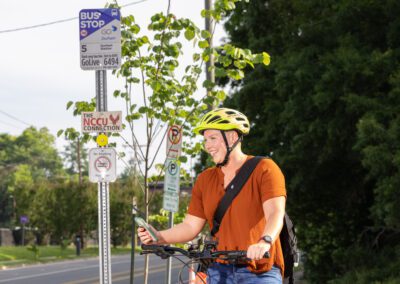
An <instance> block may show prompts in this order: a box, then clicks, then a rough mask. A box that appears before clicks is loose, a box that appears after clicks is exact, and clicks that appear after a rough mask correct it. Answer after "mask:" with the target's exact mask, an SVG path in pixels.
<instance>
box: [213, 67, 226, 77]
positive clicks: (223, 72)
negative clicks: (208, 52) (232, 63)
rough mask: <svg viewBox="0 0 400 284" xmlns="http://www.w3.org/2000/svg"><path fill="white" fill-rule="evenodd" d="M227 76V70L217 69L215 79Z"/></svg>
mask: <svg viewBox="0 0 400 284" xmlns="http://www.w3.org/2000/svg"><path fill="white" fill-rule="evenodd" d="M225 76H226V70H225V69H224V68H219V67H216V68H215V77H225Z"/></svg>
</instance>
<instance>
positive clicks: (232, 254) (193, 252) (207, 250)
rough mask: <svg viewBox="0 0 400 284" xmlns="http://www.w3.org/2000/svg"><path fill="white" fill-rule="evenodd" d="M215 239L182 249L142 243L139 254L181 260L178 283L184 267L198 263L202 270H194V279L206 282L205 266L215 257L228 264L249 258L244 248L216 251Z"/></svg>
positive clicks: (267, 253)
mask: <svg viewBox="0 0 400 284" xmlns="http://www.w3.org/2000/svg"><path fill="white" fill-rule="evenodd" d="M217 244H218V242H217V241H204V244H203V245H202V244H201V240H199V241H198V243H197V244H189V248H188V249H183V248H179V247H173V246H168V245H144V244H142V246H141V247H142V252H141V253H140V254H151V253H154V254H155V255H157V256H159V257H161V258H162V259H167V258H169V257H173V258H175V259H177V260H178V261H180V262H182V263H183V264H184V265H183V266H182V268H181V269H180V271H179V275H178V281H179V283H180V284H182V283H184V282H183V280H182V271H183V269H184V268H185V267H187V268H188V269H190V270H191V268H190V266H191V265H193V264H200V266H203V268H204V269H203V271H200V272H199V271H197V272H196V271H194V273H195V275H196V279H198V280H201V282H200V281H197V282H196V283H204V284H206V274H205V270H206V269H205V267H208V265H209V264H210V263H212V262H214V261H216V260H217V259H219V260H223V261H225V262H227V263H229V264H244V263H246V262H247V261H248V260H249V259H248V258H247V257H246V255H247V251H245V250H233V251H218V250H216V248H217ZM179 256H185V257H187V258H189V259H190V260H189V261H187V262H185V261H183V260H182V259H180V258H179ZM269 257H270V255H269V252H266V253H265V254H264V258H269Z"/></svg>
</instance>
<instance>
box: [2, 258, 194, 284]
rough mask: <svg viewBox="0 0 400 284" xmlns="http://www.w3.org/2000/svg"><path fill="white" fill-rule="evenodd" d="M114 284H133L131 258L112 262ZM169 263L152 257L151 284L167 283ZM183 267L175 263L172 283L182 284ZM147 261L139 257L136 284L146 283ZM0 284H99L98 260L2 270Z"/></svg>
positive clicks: (136, 267) (185, 278)
mask: <svg viewBox="0 0 400 284" xmlns="http://www.w3.org/2000/svg"><path fill="white" fill-rule="evenodd" d="M111 265H112V267H111V273H112V283H113V284H122V283H130V255H119V256H113V257H112V259H111ZM166 266H167V261H166V260H162V259H160V258H159V257H157V256H150V273H149V281H148V282H149V284H153V283H154V284H159V283H166V282H165V277H166ZM182 266H183V264H182V263H180V262H179V261H177V260H173V262H172V268H173V269H172V273H171V283H173V284H175V283H178V274H179V271H180V269H181V267H182ZM143 268H144V257H143V256H141V255H136V259H135V281H134V283H135V284H139V283H143V279H144V277H143ZM182 278H183V280H184V283H187V282H188V281H187V280H188V272H187V270H186V269H184V270H183V272H182ZM0 283H7V284H59V283H60V284H89V283H90V284H92V283H99V260H98V258H89V259H80V260H71V261H61V262H55V263H48V264H38V265H30V266H26V267H18V268H10V269H6V270H0Z"/></svg>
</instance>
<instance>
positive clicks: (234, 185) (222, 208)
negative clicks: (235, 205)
mask: <svg viewBox="0 0 400 284" xmlns="http://www.w3.org/2000/svg"><path fill="white" fill-rule="evenodd" d="M264 158H265V157H261V156H256V157H254V158H252V159H250V160H247V161H246V162H245V163H244V165H243V166H242V167H241V168H240V170H239V172H238V174H237V175H236V176H235V178H234V179H233V180H232V181H231V182H230V184H229V185H228V186H227V187H226V193H225V195H224V196H223V197H222V199H221V201H220V202H219V204H218V207H217V210H216V211H215V214H214V219H213V228H212V230H211V235H212V236H215V234H216V233H217V232H218V230H219V226H220V224H221V221H222V218H223V217H224V215H225V212H226V210H228V208H229V206H230V205H231V203H232V201H233V199H234V198H235V197H236V196H237V195H238V194H239V192H240V190H241V189H242V187H243V186H244V184H245V183H246V181H247V180H248V179H249V177H250V175H251V173H252V172H253V171H254V169H255V168H256V166H257V165H258V163H259V162H260V161H261V159H264Z"/></svg>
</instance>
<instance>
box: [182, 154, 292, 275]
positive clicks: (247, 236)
mask: <svg viewBox="0 0 400 284" xmlns="http://www.w3.org/2000/svg"><path fill="white" fill-rule="evenodd" d="M249 158H250V157H249ZM224 194H225V189H224V173H223V172H222V170H221V169H220V168H217V167H213V168H209V169H207V170H205V171H204V172H202V173H201V174H200V175H199V176H198V178H197V181H196V183H195V185H194V187H193V190H192V198H191V201H190V204H189V210H188V213H189V214H191V215H193V216H196V217H199V218H202V219H206V220H207V222H208V224H209V226H210V228H212V221H213V217H214V213H215V210H216V209H217V206H218V204H219V202H220V200H221V198H222V197H223V196H224ZM278 196H285V197H286V188H285V178H284V176H283V174H282V172H281V170H280V169H279V167H278V166H277V165H276V164H275V162H274V161H272V160H271V159H262V160H261V161H260V163H259V164H258V165H257V167H256V168H255V170H254V171H253V173H252V174H251V176H250V178H249V179H248V180H247V182H246V184H245V185H244V186H243V188H242V190H241V191H240V193H239V194H238V195H237V196H236V197H235V199H234V200H233V201H232V204H231V206H230V207H229V208H228V210H227V211H226V213H225V215H224V217H223V219H222V222H221V225H220V228H219V231H218V233H217V234H216V238H218V250H247V248H248V247H249V246H250V245H252V244H255V243H257V242H258V241H259V240H260V238H261V236H262V234H263V231H264V228H265V224H266V220H265V218H264V211H263V207H262V204H263V202H264V201H266V200H268V199H270V198H273V197H278ZM270 255H271V257H270V258H269V259H262V260H258V261H251V262H250V263H249V265H248V268H249V269H250V270H251V271H252V272H255V273H262V272H266V271H268V270H270V269H271V268H272V265H275V266H277V267H279V268H280V269H281V272H282V274H283V271H284V261H283V255H282V249H281V244H280V241H279V238H277V240H276V241H275V242H274V244H273V245H272V247H271V249H270Z"/></svg>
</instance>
